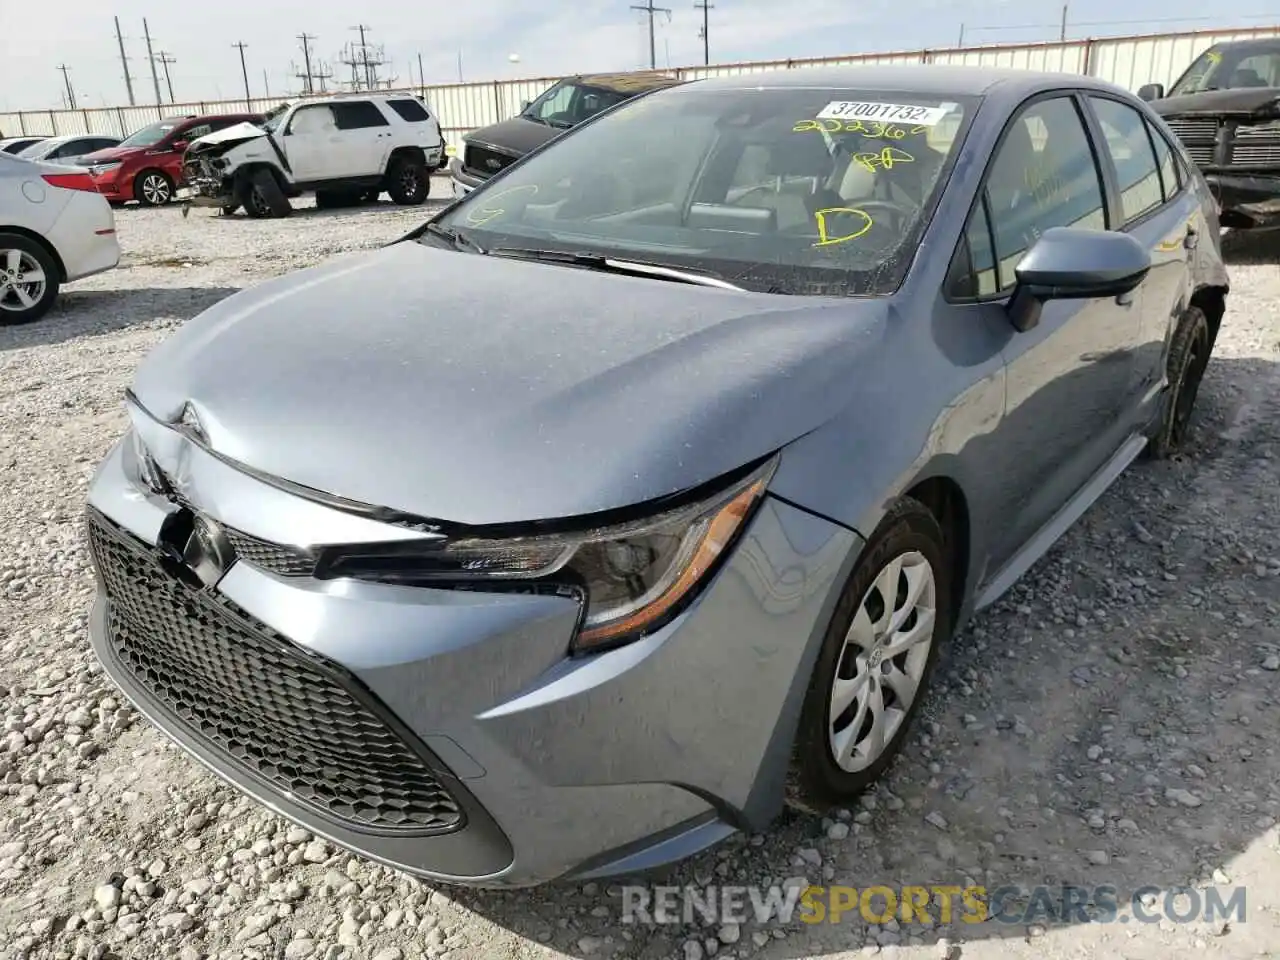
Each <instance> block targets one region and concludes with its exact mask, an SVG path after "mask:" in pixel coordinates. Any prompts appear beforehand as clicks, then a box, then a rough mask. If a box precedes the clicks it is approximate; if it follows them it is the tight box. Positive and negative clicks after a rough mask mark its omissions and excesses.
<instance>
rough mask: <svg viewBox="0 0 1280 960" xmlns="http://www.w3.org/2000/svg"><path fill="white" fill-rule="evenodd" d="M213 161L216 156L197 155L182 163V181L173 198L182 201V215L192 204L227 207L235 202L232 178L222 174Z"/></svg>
mask: <svg viewBox="0 0 1280 960" xmlns="http://www.w3.org/2000/svg"><path fill="white" fill-rule="evenodd" d="M215 163H216V158H212V159H210V158H206V157H197V158H194V159H191V160H188V161H187V162H186V163H184V164H183V165H182V176H183V180H184V183H183V186H182V187H180V188H179V189H178V190H177V192H176V193H175V195H174V199H175V200H178V201H180V202H181V203H182V215H183V216H184V217H185V216H186V215H187V214H188V212H190V208H191V207H193V206H195V207H229V206H233V205H234V204H235V198H234V197H235V190H234V188H233V186H232V178H231V177H227V176H223V175H222V173H221V172H220V171H219V170H218V169H217V167H216V166H215Z"/></svg>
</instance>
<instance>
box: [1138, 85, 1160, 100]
mask: <svg viewBox="0 0 1280 960" xmlns="http://www.w3.org/2000/svg"><path fill="white" fill-rule="evenodd" d="M1163 98H1164V84H1163V83H1144V84H1143V85H1142V86H1140V87H1139V88H1138V99H1139V100H1146V101H1147V102H1148V103H1149V102H1151V101H1152V100H1160V99H1163Z"/></svg>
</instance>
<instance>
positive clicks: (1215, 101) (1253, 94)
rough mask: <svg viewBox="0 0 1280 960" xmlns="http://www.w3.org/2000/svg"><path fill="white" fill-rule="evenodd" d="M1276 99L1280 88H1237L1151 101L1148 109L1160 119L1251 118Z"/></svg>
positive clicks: (1279, 94) (1279, 97) (1279, 93)
mask: <svg viewBox="0 0 1280 960" xmlns="http://www.w3.org/2000/svg"><path fill="white" fill-rule="evenodd" d="M1276 100H1280V88H1277V87H1241V88H1238V89H1234V90H1205V91H1204V92H1203V93H1191V94H1187V95H1185V96H1181V97H1166V98H1165V99H1163V100H1153V101H1152V102H1151V108H1152V109H1153V110H1155V111H1156V113H1158V114H1160V115H1161V116H1162V117H1181V116H1187V115H1191V114H1211V115H1212V114H1236V115H1251V114H1253V113H1255V112H1256V111H1258V110H1259V109H1261V108H1262V107H1265V106H1266V105H1267V104H1269V103H1273V102H1274V101H1276Z"/></svg>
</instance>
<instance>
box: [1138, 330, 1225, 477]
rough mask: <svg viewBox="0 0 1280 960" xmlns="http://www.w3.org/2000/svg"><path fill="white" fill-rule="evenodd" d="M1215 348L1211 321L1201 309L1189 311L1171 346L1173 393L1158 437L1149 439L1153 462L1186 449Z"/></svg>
mask: <svg viewBox="0 0 1280 960" xmlns="http://www.w3.org/2000/svg"><path fill="white" fill-rule="evenodd" d="M1211 349H1212V344H1211V342H1210V338H1209V321H1208V319H1207V318H1206V317H1205V315H1204V311H1203V310H1201V309H1200V308H1199V307H1188V308H1187V312H1186V313H1184V314H1183V315H1182V318H1181V319H1180V320H1179V321H1178V328H1177V329H1176V330H1174V332H1173V340H1172V341H1171V342H1170V343H1169V356H1168V359H1167V361H1166V374H1167V376H1168V379H1169V389H1168V390H1167V391H1166V394H1165V403H1164V407H1163V409H1162V411H1161V413H1160V421H1159V423H1158V425H1157V426H1156V431H1155V433H1154V434H1153V435H1152V436H1151V437H1150V438H1149V439H1148V441H1147V447H1146V454H1147V457H1148V458H1149V459H1151V460H1163V459H1165V458H1167V457H1169V456H1171V455H1173V454H1175V453H1177V452H1178V451H1179V450H1181V449H1182V447H1183V445H1184V444H1185V442H1186V439H1187V426H1188V425H1189V424H1190V422H1191V415H1192V413H1193V412H1194V411H1195V404H1196V396H1197V395H1198V394H1199V392H1200V381H1201V380H1203V379H1204V371H1205V367H1206V366H1208V363H1209V354H1210V351H1211Z"/></svg>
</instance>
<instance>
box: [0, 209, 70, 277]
mask: <svg viewBox="0 0 1280 960" xmlns="http://www.w3.org/2000/svg"><path fill="white" fill-rule="evenodd" d="M0 233H12V234H15V235H17V236H19V237H25V238H26V239H27V240H30V241H32V242H33V243H35V244H36V245H38V246H39V247H40V248H41V249H43V250H44V251H45V252H46V253H48V254H49V256H51V257H53V262H54V263H55V264H57V267H58V283H60V284H61V283H66V282H67V265H66V264H65V263H64V262H63V260H62V254H60V253H59V252H58V248H57V247H55V246H54V245H53V244H52V243H50V242H49V240H48V239H47V238H46V237H43V236H41V235H40V234H38V233H36V232H35V231H34V230H28V229H27V228H26V227H14V226H9V225H8V224H0Z"/></svg>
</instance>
